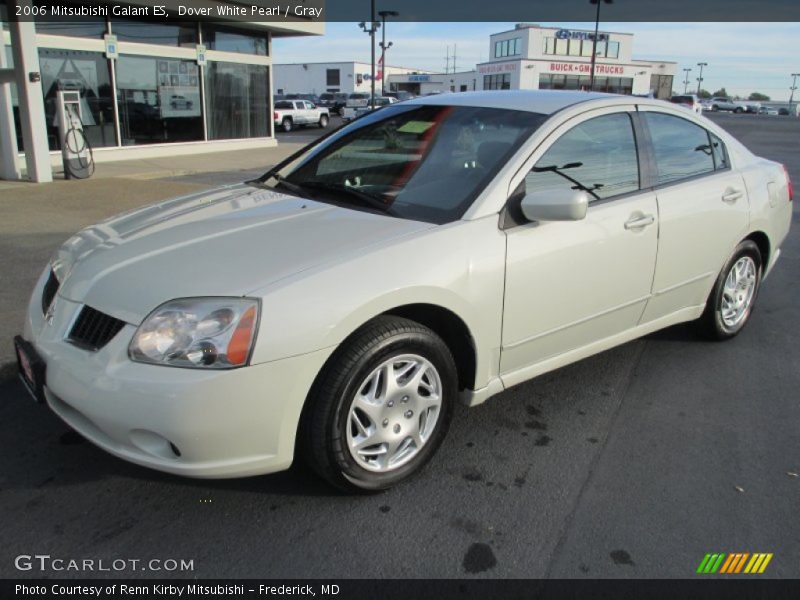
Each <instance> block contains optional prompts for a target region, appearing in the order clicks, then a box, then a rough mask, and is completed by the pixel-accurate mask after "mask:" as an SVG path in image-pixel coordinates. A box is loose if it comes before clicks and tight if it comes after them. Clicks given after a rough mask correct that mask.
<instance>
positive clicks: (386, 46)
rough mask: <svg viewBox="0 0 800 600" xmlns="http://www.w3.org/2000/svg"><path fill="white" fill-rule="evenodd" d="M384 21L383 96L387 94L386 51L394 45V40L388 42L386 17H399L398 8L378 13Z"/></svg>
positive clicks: (382, 40) (382, 45)
mask: <svg viewBox="0 0 800 600" xmlns="http://www.w3.org/2000/svg"><path fill="white" fill-rule="evenodd" d="M378 14H379V15H380V16H381V22H382V23H383V31H382V32H381V96H385V95H386V89H385V87H386V51H387V50H388V49H389V48H391V47H392V46H393V44H392V42H389V43H388V44H387V43H386V17H399V16H400V13H399V12H397V11H396V10H382V11H380V12H379V13H378Z"/></svg>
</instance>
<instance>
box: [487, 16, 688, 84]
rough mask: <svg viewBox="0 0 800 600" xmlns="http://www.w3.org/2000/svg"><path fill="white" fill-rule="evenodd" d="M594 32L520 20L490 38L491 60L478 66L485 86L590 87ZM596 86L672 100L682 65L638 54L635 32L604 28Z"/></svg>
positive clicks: (596, 71) (598, 58)
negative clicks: (677, 74) (634, 40)
mask: <svg viewBox="0 0 800 600" xmlns="http://www.w3.org/2000/svg"><path fill="white" fill-rule="evenodd" d="M594 49H595V45H594V31H593V30H592V31H589V30H574V29H563V28H559V27H540V26H539V25H533V24H528V23H520V24H518V25H517V26H516V27H515V28H514V29H512V30H510V31H503V32H500V33H495V34H494V35H492V36H490V41H489V56H490V57H491V58H490V59H489V60H488V61H486V62H482V63H480V64H478V65H477V67H476V69H477V72H478V79H479V85H480V89H484V90H508V89H511V90H518V89H523V90H537V89H552V90H584V89H589V80H590V74H591V61H592V51H593V50H594ZM596 52H597V54H596V57H595V81H594V90H595V91H601V92H611V93H615V94H639V95H644V94H649V93H651V92H652V93H653V95H655V96H656V97H657V98H669V97H670V95H671V94H672V85H673V81H674V78H675V75H676V72H677V70H678V65H677V63H674V62H668V61H653V60H638V59H634V58H633V34H632V33H613V32H605V31H600V32H599V33H598V36H597V43H596Z"/></svg>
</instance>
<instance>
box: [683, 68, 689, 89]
mask: <svg viewBox="0 0 800 600" xmlns="http://www.w3.org/2000/svg"><path fill="white" fill-rule="evenodd" d="M683 72H684V73H685V75H684V76H683V93H684V94H685V93H686V92H687V90H688V89H689V73H690V72H691V69H684V70H683Z"/></svg>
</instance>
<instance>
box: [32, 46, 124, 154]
mask: <svg viewBox="0 0 800 600" xmlns="http://www.w3.org/2000/svg"><path fill="white" fill-rule="evenodd" d="M39 68H40V69H41V74H42V94H43V95H44V112H45V119H46V122H47V139H48V143H49V145H50V149H51V150H59V149H60V148H61V145H60V143H59V136H58V126H57V118H56V101H57V95H58V91H59V90H69V91H79V92H80V95H81V120H82V121H83V131H84V133H85V135H86V138H87V140H88V141H89V143H90V144H91V145H92V146H93V147H95V148H100V147H104V146H115V145H116V143H117V140H116V133H115V128H114V105H113V100H112V94H111V74H110V71H109V64H108V60H106V58H105V57H104V56H103V54H102V53H101V52H86V51H83V50H60V49H51V48H40V49H39Z"/></svg>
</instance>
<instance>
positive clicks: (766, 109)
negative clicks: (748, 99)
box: [758, 106, 780, 115]
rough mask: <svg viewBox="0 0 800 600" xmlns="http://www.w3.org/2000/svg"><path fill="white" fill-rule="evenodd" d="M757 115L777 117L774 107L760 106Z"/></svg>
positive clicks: (776, 110)
mask: <svg viewBox="0 0 800 600" xmlns="http://www.w3.org/2000/svg"><path fill="white" fill-rule="evenodd" d="M758 114H760V115H778V114H780V113H778V109H777V108H775V107H774V106H762V107H761V108H759V109H758Z"/></svg>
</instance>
